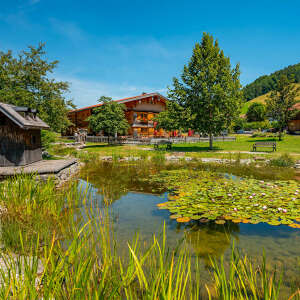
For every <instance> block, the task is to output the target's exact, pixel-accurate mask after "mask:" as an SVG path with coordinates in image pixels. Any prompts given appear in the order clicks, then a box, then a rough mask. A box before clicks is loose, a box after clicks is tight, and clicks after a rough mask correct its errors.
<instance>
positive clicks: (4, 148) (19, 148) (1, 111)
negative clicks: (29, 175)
mask: <svg viewBox="0 0 300 300" xmlns="http://www.w3.org/2000/svg"><path fill="white" fill-rule="evenodd" d="M41 129H49V126H48V125H47V124H46V123H45V122H43V121H42V120H41V119H40V118H39V117H37V111H36V110H33V109H30V108H28V107H18V106H14V105H10V104H5V103H1V102H0V167H9V166H25V165H28V164H31V163H33V162H36V161H40V160H42V144H41Z"/></svg>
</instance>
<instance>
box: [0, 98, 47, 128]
mask: <svg viewBox="0 0 300 300" xmlns="http://www.w3.org/2000/svg"><path fill="white" fill-rule="evenodd" d="M0 112H2V113H3V114H4V115H5V116H6V117H8V118H9V119H10V120H11V121H12V122H14V123H15V124H16V125H18V126H19V127H21V128H23V129H49V128H50V127H49V126H48V125H47V124H46V123H45V122H44V121H42V120H41V119H40V118H39V117H37V116H35V117H34V116H33V115H32V114H30V112H31V110H30V109H29V108H27V107H18V106H14V105H11V104H6V103H1V102H0ZM20 112H24V116H23V115H21V114H20Z"/></svg>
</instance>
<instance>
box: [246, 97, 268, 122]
mask: <svg viewBox="0 0 300 300" xmlns="http://www.w3.org/2000/svg"><path fill="white" fill-rule="evenodd" d="M246 117H247V121H248V122H253V121H254V122H256V121H264V120H265V119H266V106H265V105H264V104H262V103H256V102H254V103H253V104H251V105H250V106H249V108H248V111H247V113H246Z"/></svg>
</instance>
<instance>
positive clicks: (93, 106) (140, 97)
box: [69, 93, 168, 113]
mask: <svg viewBox="0 0 300 300" xmlns="http://www.w3.org/2000/svg"><path fill="white" fill-rule="evenodd" d="M154 96H158V97H159V98H161V99H163V100H165V101H167V100H168V99H167V98H166V97H165V96H163V95H161V94H159V93H149V94H146V93H145V94H141V95H138V96H134V97H129V98H123V99H119V100H113V101H115V102H118V103H128V102H131V101H136V100H141V99H144V98H149V97H154ZM101 105H102V104H101V103H99V104H96V105H91V106H86V107H82V108H77V109H73V110H71V111H69V113H71V112H76V111H83V110H87V109H92V108H95V107H99V106H101Z"/></svg>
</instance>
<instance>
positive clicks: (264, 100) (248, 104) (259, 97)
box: [241, 83, 300, 115]
mask: <svg viewBox="0 0 300 300" xmlns="http://www.w3.org/2000/svg"><path fill="white" fill-rule="evenodd" d="M296 86H298V87H300V83H297V84H296ZM270 93H271V92H268V93H266V94H264V95H261V96H258V97H256V98H254V99H252V100H250V101H247V102H246V103H245V104H244V105H243V107H242V111H241V114H243V115H244V114H246V112H247V110H248V108H249V106H250V105H251V104H252V103H254V102H259V103H265V102H266V99H267V97H268V96H269V95H270ZM297 100H298V101H299V102H300V95H299V96H298V97H297Z"/></svg>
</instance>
